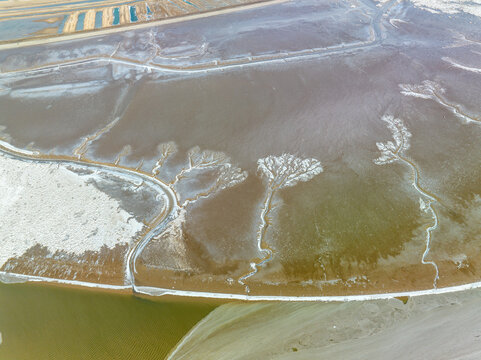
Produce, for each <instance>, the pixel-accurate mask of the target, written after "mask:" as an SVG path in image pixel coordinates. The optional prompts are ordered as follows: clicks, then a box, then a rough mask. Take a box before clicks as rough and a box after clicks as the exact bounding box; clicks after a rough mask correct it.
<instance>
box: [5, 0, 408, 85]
mask: <svg viewBox="0 0 481 360" xmlns="http://www.w3.org/2000/svg"><path fill="white" fill-rule="evenodd" d="M361 1H362V3H363V4H365V5H366V6H367V7H368V8H370V9H371V10H374V11H376V12H375V14H374V15H373V16H372V18H371V21H370V31H371V38H370V39H369V40H367V41H358V42H353V43H350V44H341V45H333V46H328V47H322V48H309V49H303V50H298V51H291V52H279V53H276V54H264V55H254V56H246V57H243V58H232V59H225V60H210V61H207V62H204V63H198V64H194V65H188V66H179V65H162V64H158V63H155V62H153V61H147V62H141V61H136V60H133V59H130V58H123V57H118V56H114V54H115V51H114V53H112V54H100V55H94V56H90V57H85V58H82V59H78V60H70V61H64V62H58V63H50V64H47V65H42V66H39V67H33V68H29V69H23V70H14V71H6V72H3V73H0V76H9V75H18V74H24V75H33V74H34V73H36V72H39V71H40V72H41V71H48V70H57V69H59V68H60V67H69V66H78V65H84V64H89V63H98V62H101V63H106V64H108V63H114V64H119V65H125V66H130V67H134V68H138V69H141V70H145V71H147V72H151V71H158V72H163V73H165V74H169V73H174V74H175V73H185V74H192V73H204V72H211V71H222V70H227V69H233V68H238V67H243V66H248V65H260V64H266V63H273V62H287V61H289V60H296V59H301V58H319V57H326V56H331V55H336V54H344V53H346V52H352V51H357V50H363V49H367V48H371V47H374V46H378V45H380V44H381V42H382V40H383V32H382V29H381V21H382V17H383V15H385V14H387V13H388V12H389V11H390V9H391V8H392V7H393V6H394V5H395V4H397V2H398V1H399V0H391V1H388V2H386V3H385V4H384V5H383V6H381V7H376V5H375V4H374V3H373V2H372V1H370V0H361ZM126 30H127V29H126ZM93 35H96V34H95V33H94V34H93ZM0 49H1V47H0Z"/></svg>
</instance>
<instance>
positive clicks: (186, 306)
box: [0, 283, 217, 360]
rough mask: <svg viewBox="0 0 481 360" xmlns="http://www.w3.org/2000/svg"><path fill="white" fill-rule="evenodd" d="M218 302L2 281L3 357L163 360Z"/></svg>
mask: <svg viewBox="0 0 481 360" xmlns="http://www.w3.org/2000/svg"><path fill="white" fill-rule="evenodd" d="M216 306H217V305H215V304H209V303H202V302H182V301H180V300H179V301H172V300H164V299H158V298H155V299H147V298H139V297H136V296H134V295H131V294H117V293H107V292H101V291H92V290H85V289H74V288H68V287H57V286H52V285H44V284H8V285H6V284H1V283H0V332H1V334H2V339H3V342H2V344H1V345H0V359H1V360H23V359H29V360H30V359H35V360H42V359H49V360H51V359H62V360H63V359H65V360H68V359H136V360H137V359H139V360H141V359H164V358H165V356H166V355H167V354H168V353H169V351H170V350H171V349H172V348H173V347H174V346H175V345H176V344H177V342H178V341H179V340H180V339H181V338H182V336H184V335H185V334H186V333H187V331H189V329H191V328H192V327H193V326H194V325H195V324H196V323H197V322H198V321H200V320H201V319H202V318H203V317H204V316H206V315H207V314H208V313H209V312H210V311H212V310H213V309H214V308H215V307H216Z"/></svg>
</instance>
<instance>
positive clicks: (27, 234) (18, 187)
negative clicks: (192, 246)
mask: <svg viewBox="0 0 481 360" xmlns="http://www.w3.org/2000/svg"><path fill="white" fill-rule="evenodd" d="M142 227H143V225H142V224H141V223H139V222H137V221H136V220H135V219H134V218H133V217H132V215H131V214H129V213H128V212H126V211H125V210H123V209H122V208H121V207H120V203H119V202H118V201H117V200H115V199H112V198H110V197H109V196H108V195H106V194H105V193H103V192H101V191H100V190H98V189H97V188H95V187H94V186H93V185H91V184H87V183H86V182H85V180H84V179H83V178H81V177H80V176H78V175H76V174H75V173H73V172H71V171H69V170H67V169H66V168H64V167H62V166H61V165H58V164H47V163H34V162H30V161H21V160H16V159H12V158H10V157H6V156H4V155H0V266H2V265H3V264H4V263H5V262H6V261H7V260H8V259H9V258H11V257H16V256H20V255H22V254H23V253H24V252H25V251H26V250H27V249H29V248H31V247H32V246H34V245H36V244H40V245H42V246H46V247H47V248H48V249H49V250H50V251H52V252H55V251H56V250H63V251H66V252H70V253H75V254H82V253H84V252H85V251H87V250H92V251H98V250H100V248H101V247H102V246H104V245H105V246H107V247H109V248H112V247H114V246H115V245H117V244H119V243H128V242H130V241H132V239H133V238H135V236H136V234H137V232H139V231H140V230H141V229H142Z"/></svg>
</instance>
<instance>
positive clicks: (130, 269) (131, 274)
mask: <svg viewBox="0 0 481 360" xmlns="http://www.w3.org/2000/svg"><path fill="white" fill-rule="evenodd" d="M0 152H1V153H4V154H6V155H7V156H10V157H14V158H15V157H16V158H19V159H20V160H27V161H36V162H45V163H48V162H56V163H62V164H69V163H70V164H74V165H81V166H93V167H97V168H100V169H107V171H110V172H113V173H117V174H121V175H123V176H126V175H127V176H135V177H141V178H142V179H144V180H147V181H151V182H153V183H155V184H156V185H158V186H159V187H160V188H161V189H162V190H163V191H164V196H165V197H166V199H167V206H166V207H165V208H164V211H162V213H161V214H160V215H159V216H158V217H157V218H156V220H154V223H153V224H152V226H151V228H150V230H149V231H148V232H147V233H146V235H145V236H144V237H143V238H142V239H141V240H139V241H138V242H137V243H136V244H135V246H134V247H132V249H131V250H130V251H129V253H128V256H127V261H126V267H127V268H126V276H127V278H128V279H129V280H130V284H129V285H111V284H100V283H92V282H87V281H78V280H67V279H55V278H49V277H42V276H34V275H24V274H17V273H10V272H5V271H0V281H1V282H3V283H17V282H45V283H55V284H65V285H72V286H82V287H88V288H97V289H107V290H114V291H125V290H129V289H131V290H132V291H133V293H138V294H142V295H148V296H163V295H172V296H180V297H192V298H210V299H225V300H241V301H299V302H347V301H366V300H379V299H392V298H397V297H413V296H423V295H435V294H445V293H451V292H459V291H464V290H470V289H476V288H481V281H479V282H473V283H468V284H462V285H455V286H449V287H444V288H433V289H427V290H415V291H405V292H392V293H374V294H364V295H345V296H343V295H331V296H322V295H320V296H276V295H246V294H236V293H217V292H201V291H189V290H175V289H165V288H158V287H151V286H137V285H136V284H135V281H134V280H135V261H136V259H137V258H138V256H139V255H140V254H141V252H142V250H143V249H144V248H145V246H146V245H147V244H148V242H149V241H150V240H151V239H152V237H153V236H155V235H157V234H158V233H159V232H160V231H161V230H162V229H163V228H164V227H165V225H166V224H167V223H168V221H170V220H171V219H172V217H175V213H176V211H177V209H178V204H177V200H176V197H175V194H173V191H172V189H171V188H170V187H169V186H168V185H167V184H164V183H163V182H162V181H161V180H159V179H157V178H154V177H152V176H150V175H149V174H147V173H143V172H136V171H134V170H131V169H129V168H125V167H122V166H115V165H112V164H108V163H101V162H93V161H80V160H74V159H70V158H68V157H67V156H64V157H62V156H57V157H53V156H51V155H49V157H51V158H42V157H41V156H40V154H39V153H37V152H34V151H29V150H25V151H24V150H22V149H17V148H15V147H14V146H12V145H10V144H8V143H6V142H4V141H0Z"/></svg>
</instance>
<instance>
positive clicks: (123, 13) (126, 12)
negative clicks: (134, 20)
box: [119, 5, 130, 25]
mask: <svg viewBox="0 0 481 360" xmlns="http://www.w3.org/2000/svg"><path fill="white" fill-rule="evenodd" d="M119 13H120V25H123V24H129V23H130V9H129V7H128V6H127V5H122V6H120V8H119Z"/></svg>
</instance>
